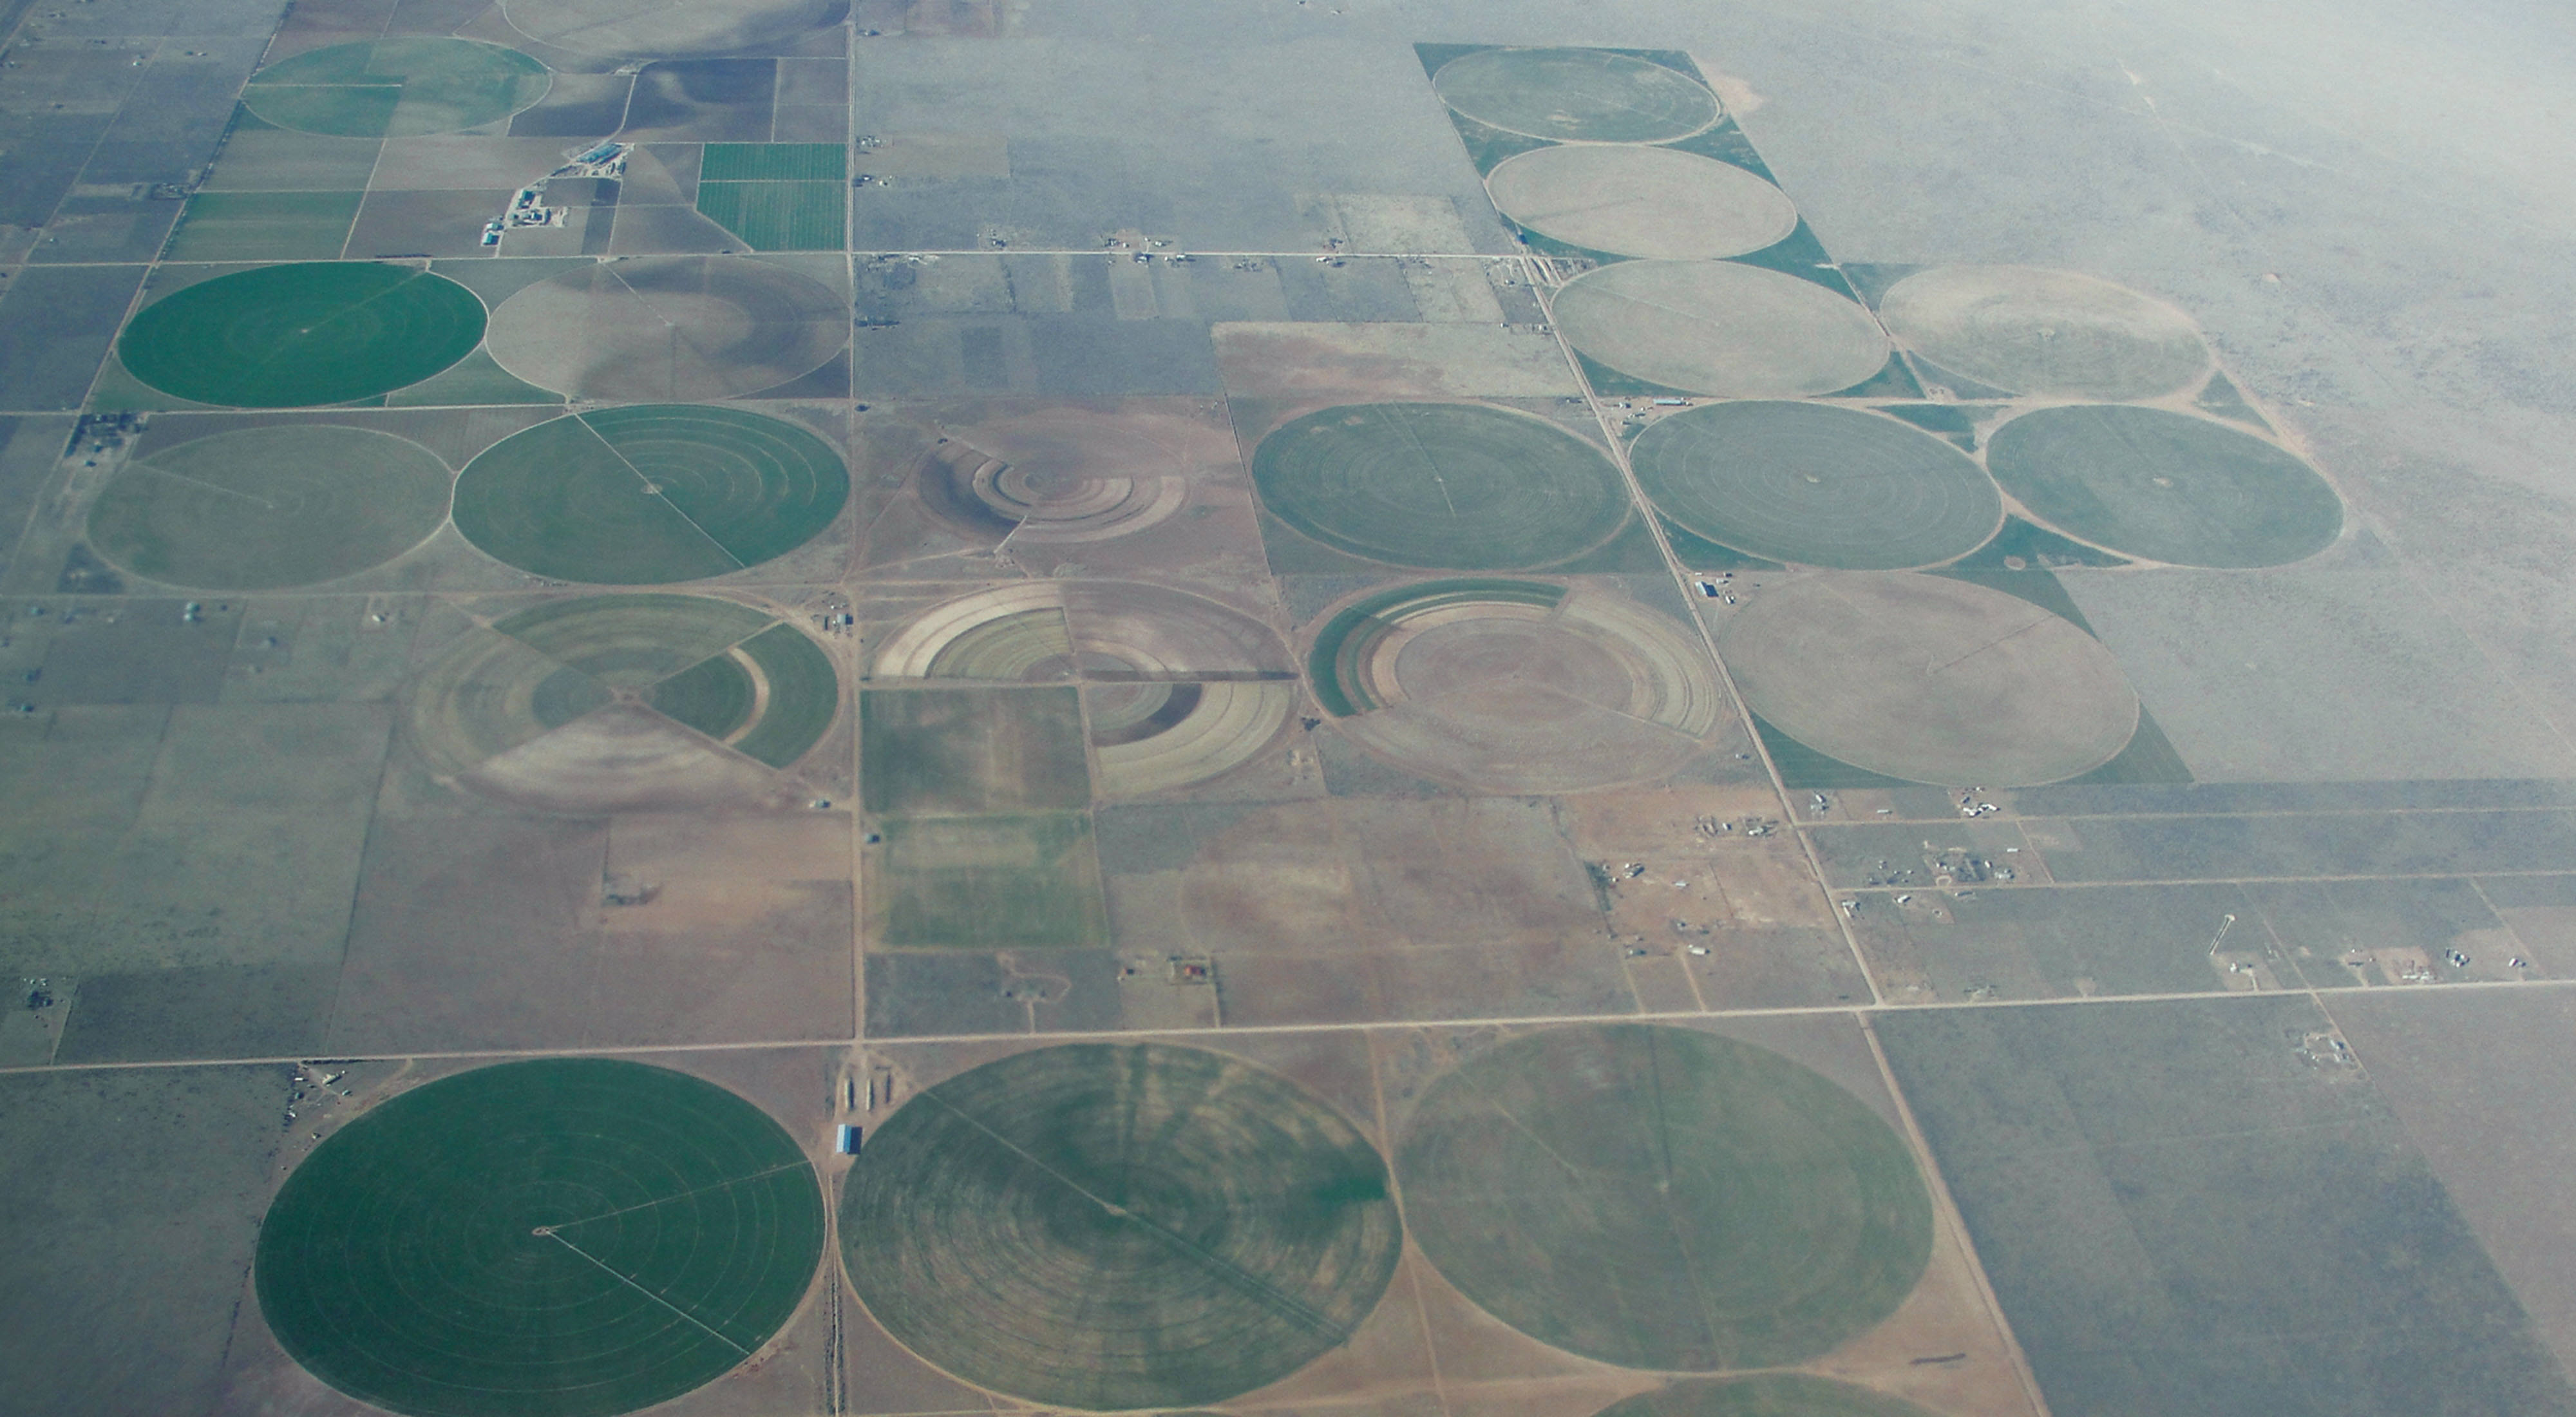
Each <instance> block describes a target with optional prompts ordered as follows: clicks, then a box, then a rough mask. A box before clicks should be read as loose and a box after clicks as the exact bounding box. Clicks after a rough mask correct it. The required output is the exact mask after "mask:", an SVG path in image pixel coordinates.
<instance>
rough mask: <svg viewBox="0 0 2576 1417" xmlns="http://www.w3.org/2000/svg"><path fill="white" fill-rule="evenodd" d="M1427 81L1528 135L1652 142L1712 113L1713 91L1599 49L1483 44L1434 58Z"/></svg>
mask: <svg viewBox="0 0 2576 1417" xmlns="http://www.w3.org/2000/svg"><path fill="white" fill-rule="evenodd" d="M1431 84H1432V87H1433V88H1434V89H1436V90H1438V92H1439V94H1440V97H1441V100H1442V101H1443V102H1445V103H1447V104H1448V105H1449V106H1450V107H1451V108H1454V109H1456V110H1458V111H1459V112H1460V113H1463V114H1465V115H1467V116H1468V117H1470V118H1473V119H1475V120H1476V121H1477V122H1479V123H1484V124H1489V125H1491V126H1493V127H1496V128H1501V129H1504V130H1506V131H1508V132H1513V133H1525V134H1527V135H1529V136H1531V137H1534V138H1560V139H1571V140H1575V141H1580V142H1594V143H1660V142H1663V141H1665V140H1666V139H1670V138H1678V137H1682V136H1684V135H1685V134H1690V133H1696V132H1698V131H1699V130H1700V129H1702V128H1705V127H1707V126H1708V125H1709V124H1711V123H1714V122H1716V121H1717V114H1718V106H1717V95H1715V94H1713V93H1710V92H1709V91H1708V89H1707V88H1706V87H1705V86H1704V85H1702V84H1700V83H1698V82H1697V81H1695V80H1693V79H1691V78H1690V77H1688V76H1687V75H1684V74H1682V73H1681V72H1679V71H1678V70H1673V69H1668V68H1665V67H1664V66H1663V65H1661V64H1657V63H1655V62H1654V61H1652V60H1649V59H1640V58H1637V57H1636V56H1635V55H1632V54H1619V53H1615V52H1613V51H1610V50H1606V49H1487V50H1480V51H1478V52H1477V53H1474V54H1462V55H1460V56H1459V57H1457V58H1455V59H1452V60H1450V61H1449V62H1448V63H1446V64H1443V65H1441V66H1440V72H1439V73H1438V74H1436V75H1434V76H1433V78H1432V80H1431Z"/></svg>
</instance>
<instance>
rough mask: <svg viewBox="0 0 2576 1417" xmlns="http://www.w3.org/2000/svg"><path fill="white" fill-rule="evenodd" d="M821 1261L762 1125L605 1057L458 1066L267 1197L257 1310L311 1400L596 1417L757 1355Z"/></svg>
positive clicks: (787, 1145) (801, 1187) (809, 1216)
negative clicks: (342, 1397)
mask: <svg viewBox="0 0 2576 1417" xmlns="http://www.w3.org/2000/svg"><path fill="white" fill-rule="evenodd" d="M822 1250H823V1197H822V1191H821V1188H820V1187H819V1186H818V1185H817V1184H816V1181H815V1176H814V1168H813V1166H812V1165H811V1163H809V1162H808V1161H807V1160H806V1158H805V1156H804V1154H803V1153H802V1152H801V1151H800V1150H798V1148H797V1146H796V1143H795V1142H794V1141H793V1140H792V1139H791V1138H790V1137H789V1136H788V1134H787V1132H786V1131H785V1130H784V1129H783V1128H781V1127H780V1126H779V1125H778V1123H776V1122H775V1121H772V1120H771V1119H770V1118H769V1116H768V1115H767V1114H766V1113H764V1112H762V1111H760V1110H759V1109H758V1108H756V1107H754V1106H753V1105H751V1104H750V1103H748V1102H745V1101H744V1100H743V1099H741V1098H740V1097H737V1096H735V1095H734V1094H732V1093H730V1092H727V1091H726V1090H724V1089H723V1088H720V1087H717V1086H715V1085H714V1084H712V1083H708V1082H702V1081H700V1080H699V1079H697V1078H694V1077H690V1076H689V1075H687V1074H685V1073H676V1072H671V1071H668V1070H666V1069H662V1068H653V1067H646V1066H643V1065H641V1064H638V1063H625V1062H614V1061H610V1060H607V1059H595V1058H580V1059H572V1058H566V1059H548V1060H545V1061H541V1062H528V1063H508V1064H503V1065H501V1066H498V1067H489V1068H480V1069H477V1070H475V1071H472V1072H468V1073H463V1074H460V1075H458V1076H455V1077H451V1078H447V1079H445V1080H443V1081H439V1082H434V1083H431V1084H429V1085H427V1086H425V1087H421V1088H418V1089H415V1090H413V1091H411V1092H407V1093H404V1094H402V1095H400V1096H398V1097H395V1098H394V1099H393V1100H391V1101H389V1102H385V1103H383V1104H381V1105H379V1106H377V1107H376V1108H374V1109H373V1110H371V1111H369V1112H367V1113H365V1114H364V1115H362V1116H360V1117H359V1118H358V1119H357V1120H355V1121H353V1122H351V1123H349V1124H348V1125H347V1126H346V1127H343V1128H342V1129H341V1130H340V1131H338V1132H336V1133H334V1134H333V1135H332V1136H331V1138H330V1139H329V1140H328V1141H325V1142H324V1143H323V1144H322V1145H321V1146H319V1147H317V1148H315V1149H314V1151H313V1154H312V1155H311V1156H309V1157H307V1158H306V1159H305V1160H304V1162H303V1163H302V1164H301V1165H299V1166H298V1167H296V1169H295V1172H294V1174H293V1175H291V1176H289V1177H287V1179H286V1184H285V1185H284V1186H282V1187H281V1188H279V1190H278V1193H277V1199H276V1201H275V1202H274V1203H273V1204H271V1205H270V1207H269V1210H268V1219H267V1220H266V1222H265V1223H264V1224H263V1225H262V1226H261V1229H260V1237H259V1254H258V1261H257V1266H258V1267H257V1271H256V1273H257V1288H258V1293H259V1304H260V1310H261V1312H262V1313H263V1314H264V1315H265V1316H266V1317H267V1320H268V1325H269V1327H270V1329H271V1330H273V1331H274V1332H275V1333H276V1335H277V1339H278V1342H279V1344H280V1345H282V1346H283V1347H284V1348H285V1349H286V1351H287V1353H288V1354H289V1355H291V1356H292V1357H293V1358H294V1359H295V1361H297V1362H298V1363H301V1364H303V1365H304V1367H305V1368H306V1369H308V1370H309V1371H311V1372H312V1373H313V1375H314V1376H316V1377H318V1378H320V1379H321V1380H322V1381H324V1382H326V1383H328V1384H330V1385H331V1386H332V1387H334V1388H337V1389H339V1390H340V1391H342V1392H344V1393H347V1394H349V1395H350V1396H352V1397H356V1398H358V1399H360V1400H362V1401H365V1402H369V1403H373V1404H375V1405H376V1406H379V1407H383V1408H387V1409H390V1410H392V1411H395V1412H401V1413H408V1414H415V1417H535V1414H541V1413H542V1414H546V1417H604V1415H605V1414H612V1413H620V1412H631V1411H634V1410H635V1409H637V1408H639V1407H649V1406H652V1405H653V1404H655V1403H658V1402H664V1401H667V1400H669V1399H671V1398H674V1397H677V1396H679V1395H680V1394H682V1393H685V1392H688V1391H690V1390H692V1389H694V1388H697V1387H700V1386H702V1385H704V1384H706V1383H708V1382H710V1381H712V1380H714V1379H715V1378H718V1377H721V1376H722V1375H723V1374H725V1373H726V1372H728V1371H730V1370H731V1369H732V1368H733V1367H735V1366H736V1365H737V1364H739V1363H741V1362H743V1361H744V1360H746V1359H748V1358H750V1357H751V1356H752V1355H753V1354H755V1353H757V1352H759V1351H760V1349H761V1347H762V1346H763V1345H764V1344H766V1343H767V1342H768V1341H769V1339H770V1338H771V1336H772V1335H774V1334H776V1333H777V1332H778V1330H779V1328H780V1327H781V1326H782V1325H783V1324H785V1323H786V1321H787V1318H788V1316H789V1315H790V1314H792V1313H793V1312H794V1311H795V1309H796V1306H797V1304H798V1303H800V1302H801V1301H802V1300H803V1298H804V1295H805V1291H806V1289H807V1287H808V1286H809V1285H810V1284H811V1283H812V1282H813V1278H814V1270H815V1265H816V1262H817V1261H818V1260H819V1259H820V1258H821V1256H822Z"/></svg>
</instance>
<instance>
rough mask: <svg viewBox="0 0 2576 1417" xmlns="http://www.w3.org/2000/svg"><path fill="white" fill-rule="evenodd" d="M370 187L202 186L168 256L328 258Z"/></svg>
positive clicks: (336, 254)
mask: <svg viewBox="0 0 2576 1417" xmlns="http://www.w3.org/2000/svg"><path fill="white" fill-rule="evenodd" d="M365 196H366V194H365V193H364V192H200V193H198V194H197V195H195V196H193V197H190V198H189V199H188V206H187V210H185V211H184V212H182V213H180V216H179V226H178V229H177V230H175V231H173V232H171V233H170V244H169V246H168V247H167V248H166V249H164V250H163V251H162V253H161V259H163V260H165V261H328V260H336V259H338V258H339V255H340V248H341V247H342V246H344V245H346V244H347V243H348V240H349V228H350V226H351V225H353V224H354V223H355V222H356V221H357V219H358V203H359V202H360V201H361V200H363V199H364V198H365Z"/></svg>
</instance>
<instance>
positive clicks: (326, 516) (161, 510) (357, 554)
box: [89, 424, 451, 590]
mask: <svg viewBox="0 0 2576 1417" xmlns="http://www.w3.org/2000/svg"><path fill="white" fill-rule="evenodd" d="M450 481H451V477H450V474H449V473H448V470H447V464H445V463H443V462H441V461H439V459H438V455H437V454H435V453H432V452H431V451H429V450H428V449H427V448H424V447H422V446H421V445H420V444H418V443H415V442H413V441H411V440H410V439H408V438H397V437H395V436H393V435H392V434H390V433H378V432H375V431H373V430H370V429H365V428H350V427H344V426H341V425H337V424H286V425H282V426H278V427H270V428H245V429H242V430H240V431H238V432H232V433H218V434H215V435H214V436H212V437H208V438H199V439H196V440H195V441H193V442H188V443H182V444H180V445H179V446H177V447H175V448H170V449H168V450H166V451H163V452H158V453H155V454H153V455H152V456H150V457H148V458H143V459H140V460H138V461H135V462H131V463H128V464H126V465H125V466H124V467H122V468H120V469H118V470H117V472H116V475H115V476H113V477H111V478H109V479H108V483H107V486H106V488H105V489H104V490H102V491H101V492H100V493H99V496H98V501H97V502H96V503H94V504H93V505H92V506H91V507H90V511H89V542H90V545H91V546H93V547H95V548H97V550H98V554H99V555H101V556H103V557H105V558H106V559H107V560H108V562H109V563H110V564H112V565H115V566H117V567H119V568H121V569H123V570H126V571H130V572H132V573H134V574H135V575H138V576H145V577H148V578H150V579H152V580H156V581H160V582H163V583H164V584H168V585H176V586H188V587H191V588H195V589H203V590H269V589H274V588H276V587H279V586H298V585H311V584H314V583H315V582H317V581H327V580H335V579H337V578H339V577H341V576H347V575H354V574H356V573H357V572H360V571H363V570H366V569H368V568H369V567H372V566H379V565H382V564H384V563H385V562H387V561H390V560H392V559H393V558H395V557H396V556H399V555H401V554H402V553H404V552H405V551H408V550H410V549H411V548H412V547H414V546H417V545H419V544H420V543H421V542H422V541H424V540H427V539H428V537H429V535H430V533H432V532H434V531H436V530H438V524H439V522H440V521H441V520H443V519H444V518H445V517H446V515H447V495H448V485H449V482H450Z"/></svg>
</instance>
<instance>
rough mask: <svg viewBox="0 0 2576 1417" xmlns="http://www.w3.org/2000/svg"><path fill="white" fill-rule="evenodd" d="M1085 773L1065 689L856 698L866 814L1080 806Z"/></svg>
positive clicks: (1085, 797) (1076, 721)
mask: <svg viewBox="0 0 2576 1417" xmlns="http://www.w3.org/2000/svg"><path fill="white" fill-rule="evenodd" d="M1089 771H1090V770H1089V767H1088V764H1087V760H1086V758H1085V755H1084V752H1083V736H1082V701H1081V696H1080V694H1079V692H1078V691H1077V690H1075V689H1074V688H1073V687H1072V686H1071V685H1063V686H1050V687H1047V688H1038V689H869V690H865V691H863V692H861V693H860V695H859V785H860V798H861V800H862V801H863V802H864V803H865V804H866V807H867V810H869V811H871V812H883V813H889V814H896V815H908V816H909V815H924V814H944V815H971V814H977V813H986V812H1020V811H1044V810H1047V809H1050V808H1063V809H1074V808H1080V807H1084V806H1088V805H1089V804H1090V801H1091V786H1090V775H1089Z"/></svg>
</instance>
